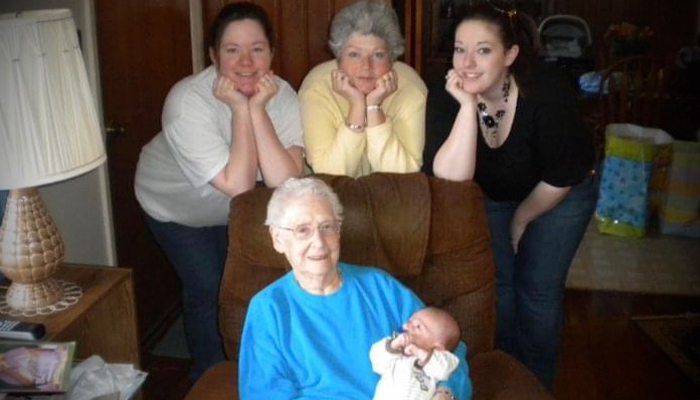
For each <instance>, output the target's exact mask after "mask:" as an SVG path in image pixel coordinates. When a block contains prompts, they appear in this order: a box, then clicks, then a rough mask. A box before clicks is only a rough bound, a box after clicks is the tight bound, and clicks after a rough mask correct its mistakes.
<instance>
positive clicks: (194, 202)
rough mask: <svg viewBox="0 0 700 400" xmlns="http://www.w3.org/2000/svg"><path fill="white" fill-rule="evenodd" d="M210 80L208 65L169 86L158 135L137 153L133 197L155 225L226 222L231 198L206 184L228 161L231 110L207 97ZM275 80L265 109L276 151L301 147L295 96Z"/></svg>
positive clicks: (213, 70)
mask: <svg viewBox="0 0 700 400" xmlns="http://www.w3.org/2000/svg"><path fill="white" fill-rule="evenodd" d="M216 75H217V71H216V68H215V67H214V66H210V67H208V68H207V69H205V70H204V71H202V72H200V73H199V74H197V75H192V76H189V77H187V78H184V79H182V80H181V81H180V82H178V83H177V84H175V86H173V88H172V89H171V90H170V93H169V94H168V97H167V98H166V99H165V105H164V106H163V115H162V117H161V124H162V127H163V130H162V131H161V132H160V133H158V135H156V136H155V137H154V138H153V139H152V140H151V141H150V142H149V143H148V144H146V145H145V146H144V147H143V149H142V150H141V155H140V156H139V162H138V166H137V169H136V179H135V190H136V198H137V199H138V201H139V203H140V204H141V207H142V208H143V209H144V211H145V212H146V213H148V215H150V216H151V217H153V218H154V219H156V220H158V221H162V222H176V223H179V224H182V225H186V226H191V227H202V226H214V225H226V224H227V223H228V213H229V202H230V200H231V198H230V197H229V196H228V195H226V194H224V193H222V192H221V191H219V190H218V189H216V188H215V187H214V186H212V185H210V184H209V181H211V180H212V178H214V176H216V174H218V173H219V171H221V170H222V169H223V168H224V166H225V165H226V163H227V162H228V158H229V145H230V144H231V109H230V108H229V107H228V106H227V105H225V104H224V103H223V102H221V101H220V100H218V99H217V98H216V97H214V94H213V93H212V87H213V85H214V79H215V78H216ZM276 81H277V85H278V88H279V89H278V91H277V93H276V94H275V96H274V97H272V98H271V99H270V100H269V101H268V103H267V105H266V107H265V110H266V111H267V114H268V115H269V117H270V120H271V121H272V125H273V127H274V128H275V132H276V133H277V136H278V137H279V140H280V143H282V146H284V147H285V148H289V147H292V146H299V147H303V143H304V142H303V136H302V129H301V120H300V116H299V101H298V99H297V95H296V92H295V91H294V89H292V87H291V86H290V85H289V84H288V83H287V82H285V81H284V80H282V79H280V78H276ZM261 179H262V176H261V174H260V170H258V180H261Z"/></svg>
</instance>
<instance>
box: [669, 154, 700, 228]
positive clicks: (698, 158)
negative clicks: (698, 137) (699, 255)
mask: <svg viewBox="0 0 700 400" xmlns="http://www.w3.org/2000/svg"><path fill="white" fill-rule="evenodd" d="M659 225H660V228H661V233H663V234H667V235H682V236H690V237H694V238H700V143H697V142H683V141H678V140H677V141H675V142H673V152H672V158H671V165H670V167H669V172H668V185H667V188H666V193H665V196H664V198H663V202H662V204H661V207H660V210H659Z"/></svg>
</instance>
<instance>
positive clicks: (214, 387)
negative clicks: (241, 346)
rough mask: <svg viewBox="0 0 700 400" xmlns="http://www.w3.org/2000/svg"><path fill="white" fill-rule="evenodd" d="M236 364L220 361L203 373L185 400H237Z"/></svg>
mask: <svg viewBox="0 0 700 400" xmlns="http://www.w3.org/2000/svg"><path fill="white" fill-rule="evenodd" d="M237 382H238V364H236V363H235V362H232V361H222V362H220V363H217V364H215V365H214V366H213V367H211V368H209V369H208V370H206V371H204V374H202V376H201V377H200V378H199V380H197V382H196V383H195V384H194V386H193V387H192V389H190V391H189V392H188V393H187V396H185V400H238V384H237Z"/></svg>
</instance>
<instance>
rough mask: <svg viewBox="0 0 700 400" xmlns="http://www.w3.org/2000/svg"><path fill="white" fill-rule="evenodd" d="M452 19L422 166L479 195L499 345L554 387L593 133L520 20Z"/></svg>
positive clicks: (591, 197)
mask: <svg viewBox="0 0 700 400" xmlns="http://www.w3.org/2000/svg"><path fill="white" fill-rule="evenodd" d="M457 21H458V24H457V28H456V31H455V42H454V53H453V56H452V65H453V68H452V69H451V70H450V71H449V72H448V73H447V76H446V83H445V84H444V88H443V87H438V88H434V89H432V90H430V92H429V95H428V103H427V114H426V134H427V136H426V146H425V154H424V157H423V159H424V162H425V168H424V170H425V171H426V172H428V173H434V174H435V175H436V176H438V177H442V178H445V179H450V180H455V181H464V180H470V179H474V180H475V181H476V182H477V183H478V184H479V185H480V186H481V188H482V189H483V191H484V193H485V195H486V210H487V214H488V218H489V224H490V229H491V238H492V247H493V254H494V259H495V262H496V270H497V272H496V278H497V279H496V281H497V333H496V344H497V346H498V347H500V348H501V349H503V350H505V351H507V352H509V353H511V354H513V355H514V356H516V357H517V358H519V359H520V360H521V361H522V362H523V363H525V365H527V366H528V367H529V368H530V369H531V370H532V371H533V372H534V373H535V375H537V376H538V377H539V378H540V380H541V381H542V382H543V383H544V384H545V386H547V387H551V385H552V381H553V379H554V371H555V367H556V358H557V352H558V348H559V340H560V335H561V322H562V308H563V294H564V285H565V281H566V275H567V272H568V269H569V266H570V264H571V261H572V259H573V256H574V253H575V252H576V249H577V247H578V245H579V243H580V241H581V238H582V237H583V234H584V232H585V230H586V226H587V225H588V222H589V221H590V218H591V215H592V213H593V209H594V206H595V201H596V193H597V191H596V189H595V187H594V184H593V179H592V178H591V176H590V174H589V171H590V168H591V163H592V161H593V152H592V144H591V137H590V135H589V132H588V131H587V129H586V126H585V125H584V123H583V122H582V120H581V118H580V117H579V115H578V110H577V106H576V99H575V94H574V92H573V89H572V87H571V86H570V84H569V82H568V81H567V80H566V79H565V78H564V76H563V74H560V73H559V71H558V70H556V69H553V68H547V67H545V66H544V65H541V64H539V63H538V62H537V60H536V57H535V47H536V46H535V45H536V43H537V33H536V30H535V29H533V27H534V24H533V23H532V21H531V20H530V19H529V18H528V17H526V16H525V15H522V14H519V13H518V12H517V11H516V10H514V9H511V8H510V6H507V5H506V3H502V2H499V1H496V0H490V1H484V2H480V3H478V4H477V5H475V6H473V7H471V8H469V9H467V10H466V11H465V13H464V14H463V15H462V16H461V18H459V19H458V20H457ZM441 86H442V85H441ZM431 168H432V170H431Z"/></svg>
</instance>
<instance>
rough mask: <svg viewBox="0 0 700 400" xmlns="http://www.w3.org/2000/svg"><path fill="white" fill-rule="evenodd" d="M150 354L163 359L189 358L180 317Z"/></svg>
mask: <svg viewBox="0 0 700 400" xmlns="http://www.w3.org/2000/svg"><path fill="white" fill-rule="evenodd" d="M151 354H153V355H156V356H164V357H175V358H190V353H189V351H188V350H187V343H185V328H184V326H183V324H182V315H180V316H179V317H178V319H176V320H175V322H173V324H172V325H171V326H170V329H168V332H167V333H166V334H165V336H163V339H161V340H160V342H158V344H157V345H156V346H155V347H154V348H153V350H151Z"/></svg>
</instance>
